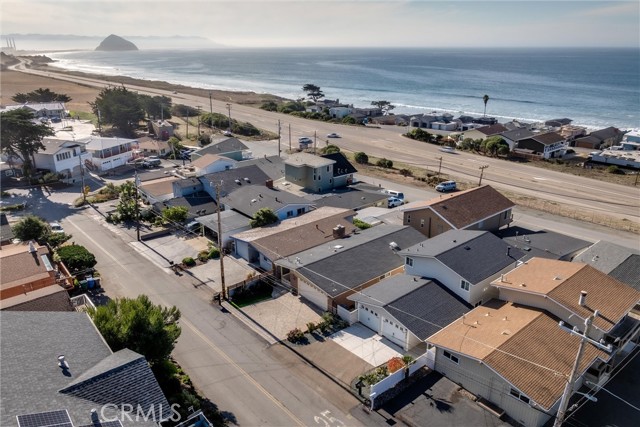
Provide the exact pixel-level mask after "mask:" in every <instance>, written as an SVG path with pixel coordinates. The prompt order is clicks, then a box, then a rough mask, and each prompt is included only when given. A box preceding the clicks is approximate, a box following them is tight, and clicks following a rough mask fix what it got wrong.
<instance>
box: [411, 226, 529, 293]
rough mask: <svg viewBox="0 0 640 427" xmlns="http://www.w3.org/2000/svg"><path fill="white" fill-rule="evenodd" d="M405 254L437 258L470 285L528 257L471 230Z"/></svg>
mask: <svg viewBox="0 0 640 427" xmlns="http://www.w3.org/2000/svg"><path fill="white" fill-rule="evenodd" d="M401 254H402V255H404V256H411V257H433V258H436V259H437V260H438V261H440V262H441V263H442V264H444V265H446V266H447V267H449V268H450V269H451V270H453V271H455V272H456V273H457V274H459V275H460V276H462V277H463V278H464V279H465V280H467V281H468V282H469V283H480V282H481V281H483V280H485V279H487V278H489V277H491V276H492V275H494V274H496V273H498V272H499V271H500V270H502V269H504V268H506V267H508V266H509V264H511V263H513V264H514V266H515V262H516V261H517V260H519V259H521V258H522V257H524V252H522V251H520V250H519V249H517V248H513V247H511V246H509V245H508V244H507V243H506V242H503V241H502V240H501V239H500V238H498V237H496V236H495V235H493V234H491V233H490V232H488V231H470V230H449V231H447V232H445V233H442V234H440V235H438V236H436V237H433V238H431V239H429V240H426V241H424V242H421V243H419V244H417V245H415V246H413V247H411V248H408V249H407V250H406V251H403V252H402V253H401Z"/></svg>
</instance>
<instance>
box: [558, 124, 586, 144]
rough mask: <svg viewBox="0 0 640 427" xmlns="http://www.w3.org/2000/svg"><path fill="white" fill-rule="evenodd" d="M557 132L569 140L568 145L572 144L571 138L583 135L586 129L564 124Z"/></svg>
mask: <svg viewBox="0 0 640 427" xmlns="http://www.w3.org/2000/svg"><path fill="white" fill-rule="evenodd" d="M558 133H559V134H560V135H562V137H563V138H564V139H566V140H567V141H570V145H574V144H573V140H575V139H576V138H580V137H582V136H585V135H586V134H587V129H586V128H584V127H582V126H575V125H564V126H562V127H561V128H560V130H559V131H558Z"/></svg>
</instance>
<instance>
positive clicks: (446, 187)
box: [436, 181, 456, 193]
mask: <svg viewBox="0 0 640 427" xmlns="http://www.w3.org/2000/svg"><path fill="white" fill-rule="evenodd" d="M455 189H456V182H455V181H445V182H441V183H440V184H438V185H436V191H440V192H442V193H446V192H447V191H454V190H455Z"/></svg>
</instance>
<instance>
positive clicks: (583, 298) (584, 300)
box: [578, 291, 587, 307]
mask: <svg viewBox="0 0 640 427" xmlns="http://www.w3.org/2000/svg"><path fill="white" fill-rule="evenodd" d="M578 304H580V307H585V306H586V305H587V291H580V299H579V300H578Z"/></svg>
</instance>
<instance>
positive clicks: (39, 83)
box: [0, 66, 284, 112]
mask: <svg viewBox="0 0 640 427" xmlns="http://www.w3.org/2000/svg"><path fill="white" fill-rule="evenodd" d="M38 69H40V70H46V69H47V66H41V67H38ZM51 72H55V73H60V74H67V75H80V76H84V77H92V78H96V79H101V80H105V81H108V82H110V83H113V84H114V85H120V84H124V85H136V86H144V87H149V88H155V89H162V90H168V91H175V92H179V93H183V94H188V95H195V96H201V97H205V98H207V97H209V93H211V97H212V98H213V99H214V100H217V101H223V102H231V103H233V104H241V105H247V106H255V107H259V106H260V105H262V104H263V103H264V102H266V101H270V100H273V101H278V100H283V99H284V98H280V97H278V96H275V95H269V94H258V93H254V92H232V91H223V90H208V89H200V88H194V87H188V86H182V85H172V84H169V83H167V82H161V81H151V80H140V79H133V78H130V77H113V76H109V77H106V76H102V75H91V74H87V73H73V72H68V71H65V70H61V69H59V68H55V67H51ZM38 88H48V89H50V90H51V91H52V92H56V93H60V94H66V95H68V96H69V97H71V98H72V100H71V102H68V103H66V107H67V109H68V110H70V111H85V112H90V111H91V107H90V105H89V102H93V101H94V100H95V99H96V97H97V96H98V94H99V93H100V90H99V89H97V88H94V87H89V86H87V85H84V84H80V83H73V82H69V81H63V80H58V79H55V78H47V77H43V76H37V75H33V74H27V73H22V72H19V71H13V70H8V69H3V70H2V76H1V78H0V105H3V106H4V105H11V104H14V102H13V101H12V100H11V98H12V97H13V96H14V95H16V94H17V93H27V92H31V91H33V90H36V89H38Z"/></svg>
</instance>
